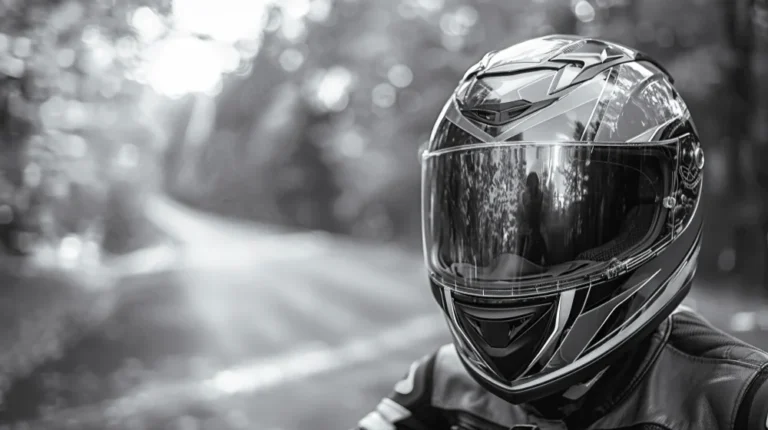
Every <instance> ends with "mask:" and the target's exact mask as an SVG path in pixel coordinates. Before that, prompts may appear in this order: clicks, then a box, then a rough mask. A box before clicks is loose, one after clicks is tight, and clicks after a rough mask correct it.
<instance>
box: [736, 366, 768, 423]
mask: <svg viewBox="0 0 768 430" xmlns="http://www.w3.org/2000/svg"><path fill="white" fill-rule="evenodd" d="M764 370H768V363H765V364H763V365H762V366H760V367H759V368H758V369H757V372H755V373H754V374H753V375H752V376H751V377H750V378H749V381H747V383H746V384H744V386H743V387H741V390H740V391H739V395H738V397H736V399H737V400H736V402H735V405H734V406H733V411H732V412H731V415H732V417H733V418H731V427H730V428H731V429H733V430H737V429H736V419H737V418H738V417H739V410H740V409H741V406H742V404H741V403H742V402H743V401H744V396H746V395H747V391H748V390H749V388H750V387H751V386H752V383H754V382H755V379H757V377H758V376H760V374H761V373H762V372H763V371H764Z"/></svg>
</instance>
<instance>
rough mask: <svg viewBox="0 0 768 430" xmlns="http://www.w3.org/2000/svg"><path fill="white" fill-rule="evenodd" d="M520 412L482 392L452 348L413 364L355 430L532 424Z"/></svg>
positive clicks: (529, 418) (504, 426)
mask: <svg viewBox="0 0 768 430" xmlns="http://www.w3.org/2000/svg"><path fill="white" fill-rule="evenodd" d="M532 419H533V420H535V418H533V417H529V416H528V414H526V413H525V412H524V411H523V409H522V408H520V407H518V406H515V405H511V404H509V403H507V402H505V401H504V400H502V399H500V398H498V397H496V396H494V395H492V394H491V393H489V392H488V391H487V390H485V389H484V388H482V387H481V386H480V385H479V384H478V383H477V382H476V381H475V380H474V379H472V377H471V376H470V375H469V374H468V373H467V372H466V370H465V369H464V366H463V365H462V364H461V360H460V359H459V356H458V354H457V352H456V348H455V347H454V345H452V344H448V345H444V346H442V347H440V348H439V349H438V350H437V351H435V352H434V353H432V354H429V355H427V356H424V357H422V358H420V359H419V360H416V361H415V362H414V363H413V364H412V365H411V367H410V369H409V370H408V373H407V374H406V376H405V377H404V378H403V379H401V380H400V381H399V382H397V383H396V384H395V387H394V389H393V390H392V392H391V393H390V394H389V396H387V397H385V398H384V399H383V400H382V401H381V402H380V403H379V404H378V406H376V409H375V410H374V411H373V412H371V413H369V414H368V415H366V416H365V417H364V418H363V419H362V420H360V422H359V423H358V427H357V429H358V430H395V429H398V430H399V429H404V430H431V429H433V428H448V427H450V426H452V425H463V426H465V427H468V428H483V429H489V430H493V429H500V430H501V429H507V428H510V427H513V426H515V425H516V424H521V423H525V424H528V423H532V422H531V420H532Z"/></svg>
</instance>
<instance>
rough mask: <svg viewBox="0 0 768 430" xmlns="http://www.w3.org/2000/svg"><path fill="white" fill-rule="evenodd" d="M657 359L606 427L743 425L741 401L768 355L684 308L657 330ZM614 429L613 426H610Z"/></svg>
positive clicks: (756, 378) (698, 427) (715, 427)
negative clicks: (738, 421)
mask: <svg viewBox="0 0 768 430" xmlns="http://www.w3.org/2000/svg"><path fill="white" fill-rule="evenodd" d="M655 336H656V342H657V347H656V348H655V349H654V350H653V351H652V352H651V353H652V354H655V355H656V356H655V357H653V363H652V364H651V366H650V367H649V368H648V370H647V372H646V373H645V374H644V375H639V377H638V378H636V380H635V381H633V382H632V383H633V384H635V385H636V388H634V389H633V390H632V391H631V394H630V395H629V396H627V398H625V399H624V400H623V401H621V402H620V404H619V405H618V406H617V407H616V408H615V409H614V410H613V411H612V412H611V413H609V414H608V416H606V417H605V419H604V420H602V422H601V424H602V425H606V424H608V425H610V424H614V422H618V421H619V420H621V422H622V425H623V426H628V425H629V426H631V425H642V424H645V425H656V426H657V427H658V428H660V429H676V428H695V429H718V430H719V429H739V430H742V429H744V430H747V429H748V428H747V427H742V426H740V425H738V424H737V419H738V420H741V419H742V418H739V416H740V415H741V414H742V412H740V409H742V408H741V405H742V404H743V403H744V402H745V397H746V396H747V395H748V392H749V391H750V387H752V386H753V384H755V383H756V381H759V379H760V378H759V376H760V375H761V374H762V372H763V371H764V369H766V368H768V367H766V365H768V355H766V353H765V352H763V351H761V350H760V349H758V348H755V347H753V346H751V345H749V344H747V343H745V342H742V341H740V340H738V339H736V338H734V337H733V336H731V335H729V334H727V333H725V332H723V331H721V330H719V329H717V328H715V327H714V326H712V325H711V324H710V323H709V322H707V321H706V320H705V319H704V318H703V317H702V316H701V315H699V314H698V313H696V312H695V311H693V310H691V309H689V308H685V307H681V308H678V309H677V310H676V311H675V313H673V314H672V315H671V316H670V317H669V318H668V319H667V320H666V322H665V323H664V324H663V325H662V327H661V328H660V330H659V332H657V333H656V335H655ZM608 428H610V427H608Z"/></svg>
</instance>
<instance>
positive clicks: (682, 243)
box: [442, 213, 701, 403]
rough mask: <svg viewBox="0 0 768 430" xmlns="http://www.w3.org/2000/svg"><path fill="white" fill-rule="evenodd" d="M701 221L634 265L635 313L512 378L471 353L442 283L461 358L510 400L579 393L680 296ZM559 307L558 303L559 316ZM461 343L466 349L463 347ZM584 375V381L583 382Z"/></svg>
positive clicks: (485, 383)
mask: <svg viewBox="0 0 768 430" xmlns="http://www.w3.org/2000/svg"><path fill="white" fill-rule="evenodd" d="M700 221H701V214H700V213H697V214H696V216H695V221H694V222H693V223H692V224H693V225H690V226H689V228H688V229H686V231H684V232H683V233H682V234H681V237H678V238H677V240H675V242H673V243H672V244H671V246H670V247H669V248H668V249H667V250H666V251H665V252H663V253H662V254H661V255H659V256H658V257H657V258H656V259H655V260H656V264H653V262H649V263H650V264H648V265H646V266H643V267H641V268H639V269H638V270H637V272H636V273H635V275H636V276H633V278H634V279H635V281H633V283H635V284H636V287H632V288H631V289H630V291H632V292H633V294H635V295H645V296H647V298H646V299H645V301H644V303H643V304H642V306H641V307H640V308H639V309H638V310H637V311H636V312H635V313H634V317H631V318H630V319H628V320H627V322H626V323H624V324H622V325H621V326H619V327H618V328H616V329H615V330H614V331H613V332H612V333H611V334H609V335H608V336H606V339H605V340H604V341H602V342H601V343H599V344H598V345H596V346H593V347H591V348H590V349H588V350H587V352H586V353H584V350H582V352H581V353H580V354H578V356H577V357H576V358H575V359H573V360H572V361H565V362H563V361H561V362H560V363H559V365H558V366H557V367H553V366H549V369H548V370H549V371H546V370H545V373H539V374H534V375H526V374H523V376H522V377H521V378H517V379H516V380H514V381H504V380H503V378H500V377H498V375H496V374H495V372H494V371H493V370H492V369H491V368H490V367H488V366H487V365H485V364H484V363H482V362H477V360H475V359H473V357H471V355H474V356H475V357H482V356H481V355H480V354H479V353H478V350H477V346H476V345H474V344H473V343H472V342H470V341H469V338H468V336H467V335H466V334H465V333H464V331H463V329H462V327H461V325H459V323H458V319H457V318H456V310H455V309H454V304H453V303H452V302H453V299H452V293H451V291H450V290H449V289H448V288H445V287H442V290H443V294H442V295H443V300H444V301H443V305H444V311H445V314H446V317H447V319H448V322H449V327H450V329H451V332H452V334H453V336H454V339H455V343H456V344H457V351H459V357H460V358H461V362H462V363H463V365H464V366H465V367H466V368H467V370H468V371H469V373H470V374H471V375H472V376H473V377H474V378H475V379H476V380H477V382H478V383H480V384H481V385H483V386H485V387H486V388H487V389H489V390H490V391H491V392H493V393H494V394H496V395H498V396H500V397H502V398H504V399H506V400H507V401H510V402H512V403H525V402H528V401H531V400H535V399H539V398H542V397H546V396H549V395H553V394H557V393H564V394H563V396H564V397H566V398H568V399H578V398H579V397H581V396H583V395H584V394H586V393H587V392H588V391H589V389H590V388H591V387H592V386H594V384H595V382H597V380H599V378H600V376H601V375H602V374H603V373H604V372H605V370H607V368H608V366H609V365H610V364H611V361H610V360H611V357H615V354H617V353H620V352H621V351H625V350H626V348H628V347H631V346H632V345H634V344H635V341H638V340H640V339H642V338H645V337H646V336H647V335H649V334H650V333H651V332H652V331H653V330H655V329H656V327H657V326H658V325H659V324H661V322H662V321H663V319H664V318H666V317H667V316H668V315H669V314H670V313H671V312H672V311H673V310H674V308H675V307H676V306H677V305H678V304H679V303H680V302H681V301H682V300H683V298H684V297H685V294H686V293H687V291H688V289H689V287H690V283H691V280H692V277H693V274H694V273H695V270H696V258H697V256H698V251H699V247H700V242H701V222H700ZM670 262H671V264H670ZM678 262H679V263H678ZM651 266H655V267H651ZM564 293H565V292H564ZM564 293H561V294H564ZM561 309H562V308H561V307H560V305H558V317H559V311H560V310H561ZM559 329H560V327H559V324H556V325H555V328H554V329H553V330H559ZM554 339H555V341H554V343H555V344H558V343H560V345H562V343H561V342H559V339H557V337H555V338H554ZM550 343H552V342H550V341H549V339H548V342H545V344H544V346H543V347H542V348H545V347H547V345H548V344H550ZM462 349H465V350H466V352H462ZM541 352H542V351H539V353H537V357H538V356H543V354H542V353H541ZM468 355H469V356H468ZM529 367H530V366H529ZM585 380H586V381H587V382H583V381H585Z"/></svg>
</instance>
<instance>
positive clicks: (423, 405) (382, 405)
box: [357, 352, 440, 430]
mask: <svg viewBox="0 0 768 430" xmlns="http://www.w3.org/2000/svg"><path fill="white" fill-rule="evenodd" d="M436 357H437V352H433V353H431V354H427V355H425V356H424V357H421V358H420V359H418V360H416V361H414V362H413V364H411V367H410V368H409V369H408V373H407V374H406V375H405V376H404V377H403V379H401V380H400V381H398V382H397V383H396V384H395V387H394V389H393V391H392V393H390V395H389V396H388V397H386V398H384V399H383V400H382V401H381V402H379V404H378V406H376V409H375V410H374V411H373V412H371V413H369V414H368V415H366V416H365V417H363V419H361V420H360V422H359V423H358V427H357V429H358V430H395V429H409V430H411V429H413V430H429V429H430V428H432V427H433V426H435V425H436V422H437V421H438V420H439V419H440V417H439V414H437V413H436V411H434V410H433V408H432V384H433V378H434V369H435V360H436Z"/></svg>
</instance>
